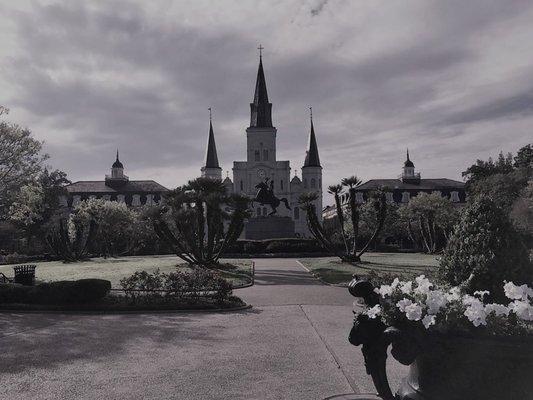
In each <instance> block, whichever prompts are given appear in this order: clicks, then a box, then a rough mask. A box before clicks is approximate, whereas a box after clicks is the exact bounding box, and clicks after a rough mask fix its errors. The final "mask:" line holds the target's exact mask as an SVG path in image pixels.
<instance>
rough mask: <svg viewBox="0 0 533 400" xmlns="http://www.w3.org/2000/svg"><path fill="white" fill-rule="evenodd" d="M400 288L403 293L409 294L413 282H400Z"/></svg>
mask: <svg viewBox="0 0 533 400" xmlns="http://www.w3.org/2000/svg"><path fill="white" fill-rule="evenodd" d="M400 290H401V292H402V293H404V294H411V292H412V291H413V282H412V281H407V282H402V284H401V285H400Z"/></svg>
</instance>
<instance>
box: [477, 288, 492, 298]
mask: <svg viewBox="0 0 533 400" xmlns="http://www.w3.org/2000/svg"><path fill="white" fill-rule="evenodd" d="M489 294H490V292H489V291H488V290H476V291H475V292H474V296H479V298H480V299H481V300H484V299H485V296H487V295H489Z"/></svg>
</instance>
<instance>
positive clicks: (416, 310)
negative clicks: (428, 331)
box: [405, 303, 422, 321]
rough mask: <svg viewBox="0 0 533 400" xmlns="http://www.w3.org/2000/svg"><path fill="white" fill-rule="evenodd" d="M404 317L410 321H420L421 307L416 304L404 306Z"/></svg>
mask: <svg viewBox="0 0 533 400" xmlns="http://www.w3.org/2000/svg"><path fill="white" fill-rule="evenodd" d="M405 316H406V317H407V319H408V320H410V321H420V318H422V307H421V306H420V305H419V304H418V303H413V304H411V305H409V306H406V307H405Z"/></svg>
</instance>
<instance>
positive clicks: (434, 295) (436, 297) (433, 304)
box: [426, 290, 448, 314]
mask: <svg viewBox="0 0 533 400" xmlns="http://www.w3.org/2000/svg"><path fill="white" fill-rule="evenodd" d="M447 302H448V300H446V295H445V294H444V292H443V291H442V290H430V291H429V292H428V294H427V297H426V305H427V307H428V314H437V313H438V312H439V310H440V309H441V308H442V307H444V306H445V305H446V303H447Z"/></svg>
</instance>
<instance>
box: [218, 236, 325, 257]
mask: <svg viewBox="0 0 533 400" xmlns="http://www.w3.org/2000/svg"><path fill="white" fill-rule="evenodd" d="M322 252H324V249H323V248H322V247H321V246H320V245H319V244H318V242H317V241H316V240H315V239H300V238H288V239H268V240H238V241H237V242H236V243H235V244H233V245H232V246H230V247H229V248H228V249H227V250H226V254H263V253H322Z"/></svg>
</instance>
